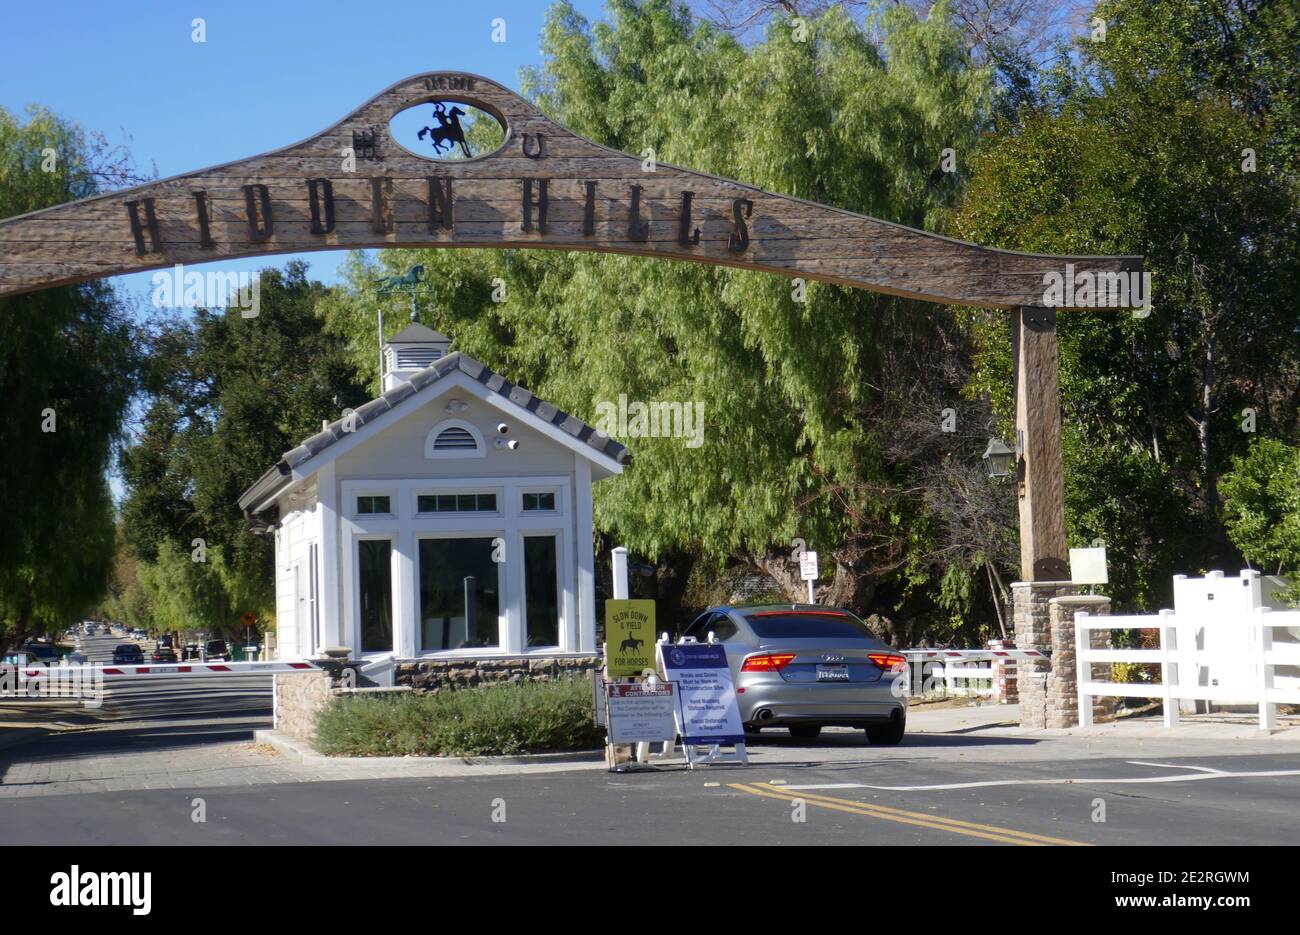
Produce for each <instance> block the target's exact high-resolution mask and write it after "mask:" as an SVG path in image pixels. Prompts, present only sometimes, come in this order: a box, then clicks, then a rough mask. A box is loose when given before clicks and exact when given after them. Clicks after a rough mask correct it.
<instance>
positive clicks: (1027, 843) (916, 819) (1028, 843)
mask: <svg viewBox="0 0 1300 935" xmlns="http://www.w3.org/2000/svg"><path fill="white" fill-rule="evenodd" d="M728 785H729V787H730V788H732V789H738V790H740V791H741V792H748V793H750V794H751V795H761V796H765V797H767V798H771V799H780V800H781V801H784V802H792V801H794V800H796V799H803V800H804V801H805V802H808V803H809V804H810V805H819V806H821V807H822V808H829V809H834V810H835V811H840V812H848V813H850V814H854V815H864V816H867V817H870V818H881V819H884V820H885V821H894V822H898V823H899V824H904V825H914V826H916V827H920V828H929V829H930V830H932V831H947V832H949V833H950V834H962V835H966V836H968V837H973V838H982V839H984V840H988V841H997V842H998V843H1000V844H1018V845H1020V846H1022V847H1043V846H1046V845H1052V844H1056V845H1066V846H1069V847H1091V846H1092V845H1090V844H1088V843H1087V842H1085V841H1071V840H1067V839H1065V838H1053V837H1047V836H1046V835H1041V834H1030V833H1029V832H1027V831H1016V830H1015V829H1012V828H1001V827H998V826H995V825H983V824H978V823H976V822H970V821H961V820H960V819H957V818H944V817H942V816H939V815H928V814H925V813H923V812H909V811H905V810H904V809H901V808H890V807H888V806H885V805H875V804H872V803H869V802H855V801H853V800H852V799H838V798H835V797H833V796H828V795H816V794H810V793H807V792H787V791H784V790H781V789H779V788H777V787H771V786H759V785H748V784H744V783H729V784H728Z"/></svg>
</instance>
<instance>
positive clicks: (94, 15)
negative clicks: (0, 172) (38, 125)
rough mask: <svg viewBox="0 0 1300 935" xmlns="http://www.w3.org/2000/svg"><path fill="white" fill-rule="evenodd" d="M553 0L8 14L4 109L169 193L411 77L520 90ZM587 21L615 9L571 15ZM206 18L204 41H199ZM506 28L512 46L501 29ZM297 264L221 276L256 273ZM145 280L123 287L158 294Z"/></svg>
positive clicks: (308, 131) (59, 5)
mask: <svg viewBox="0 0 1300 935" xmlns="http://www.w3.org/2000/svg"><path fill="white" fill-rule="evenodd" d="M549 5H550V4H549V0H547V2H543V0H487V2H468V3H453V2H446V0H424V2H408V0H384V2H381V3H364V2H360V3H359V2H356V0H351V2H342V0H314V2H310V3H305V2H304V3H289V2H283V0H261V2H246V0H189V2H187V3H177V2H175V0H171V2H153V3H149V2H135V0H112V2H108V0H72V2H56V3H53V4H50V3H22V2H17V0H3V12H0V62H3V63H4V68H3V73H2V77H0V106H4V107H5V108H7V109H8V110H10V111H13V112H21V111H22V109H23V108H24V107H26V106H27V105H28V104H30V103H39V104H44V105H46V106H48V107H50V108H52V109H53V110H54V111H56V112H57V113H59V114H61V115H62V116H64V117H65V118H68V119H70V120H73V121H76V122H77V123H80V124H81V125H82V126H84V127H86V128H87V129H92V130H100V131H102V132H104V133H105V134H106V135H107V136H108V137H109V140H110V141H111V142H114V143H120V142H124V134H125V135H129V136H130V137H131V141H130V149H131V152H132V153H133V154H134V156H135V158H136V161H137V163H138V165H139V166H140V167H141V168H142V169H145V170H149V169H151V167H152V166H153V165H156V166H157V171H158V176H159V177H160V178H166V177H168V176H171V175H177V174H180V173H183V172H188V171H191V170H194V169H202V168H206V167H207V166H211V165H216V164H218V163H222V162H227V161H230V160H234V159H242V158H245V157H247V156H254V155H257V154H258V153H262V152H265V151H267V150H269V149H275V148H277V147H280V146H285V145H288V144H290V143H295V142H297V141H298V140H301V139H303V138H304V137H307V136H310V135H312V134H314V133H317V132H318V131H320V130H323V129H325V128H326V127H327V126H329V125H330V124H332V123H334V122H335V121H337V120H338V119H339V118H340V117H342V116H343V115H344V114H346V113H348V112H349V111H351V110H352V109H353V108H355V107H356V106H358V105H359V104H361V103H363V102H365V101H366V100H368V99H369V98H370V97H372V96H373V95H375V94H376V93H378V92H379V91H381V90H383V89H384V88H386V87H388V86H389V85H390V84H392V83H393V82H395V81H397V80H398V79H400V78H404V77H406V76H407V75H412V74H416V73H419V72H424V71H435V70H458V71H470V72H475V73H477V74H481V75H485V76H487V77H489V78H492V79H494V80H496V81H499V82H501V83H502V84H505V85H507V86H508V87H512V88H516V89H518V87H519V70H520V68H521V67H523V66H528V65H539V64H541V62H542V55H541V53H540V51H539V48H538V47H539V45H540V42H539V36H540V33H541V28H542V22H543V19H544V16H545V13H546V9H547V7H548V6H549ZM573 5H574V6H575V7H576V8H577V9H578V10H579V11H580V12H582V13H583V14H584V15H586V16H587V18H588V19H589V20H595V19H598V18H600V16H601V15H602V13H603V9H604V3H603V0H573ZM195 17H202V18H203V19H204V20H205V23H206V30H207V37H206V38H207V41H206V42H203V43H196V42H194V41H193V40H192V38H191V33H192V32H193V27H192V26H191V21H192V20H193V19H194V18H195ZM496 17H501V18H502V19H504V20H505V26H506V29H505V38H506V41H505V42H493V41H492V20H493V19H494V18H496ZM345 255H346V254H345V253H344V252H342V251H338V252H329V253H312V254H307V255H304V256H303V259H305V260H306V261H307V262H308V263H310V264H311V275H313V276H315V277H316V278H319V279H321V280H323V281H325V282H332V281H334V279H335V271H336V269H337V267H338V264H339V263H340V262H341V261H342V259H343V257H344V256H345ZM289 259H290V257H288V256H282V257H262V258H254V259H250V260H245V261H236V262H233V263H232V262H229V261H227V262H223V264H222V268H223V269H248V270H253V269H259V268H261V267H264V266H266V265H268V264H269V263H274V264H277V265H281V264H283V263H285V262H287V261H288V260H289ZM150 275H151V274H149V273H139V274H136V275H133V276H124V277H119V278H117V279H116V280H115V282H116V283H117V284H118V285H119V287H121V288H123V289H124V290H125V291H126V292H128V293H130V294H133V295H137V296H140V297H141V299H142V300H143V298H144V297H145V296H147V294H148V292H149V276H150Z"/></svg>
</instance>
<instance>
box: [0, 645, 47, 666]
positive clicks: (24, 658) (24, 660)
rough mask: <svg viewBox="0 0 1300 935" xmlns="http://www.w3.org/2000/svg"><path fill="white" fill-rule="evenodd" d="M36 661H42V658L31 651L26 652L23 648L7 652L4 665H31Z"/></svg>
mask: <svg viewBox="0 0 1300 935" xmlns="http://www.w3.org/2000/svg"><path fill="white" fill-rule="evenodd" d="M34 662H40V660H39V659H37V658H36V657H35V656H33V655H32V654H31V653H29V652H24V651H23V650H21V649H17V650H14V651H13V652H8V653H5V655H4V665H7V666H29V665H31V664H32V663H34Z"/></svg>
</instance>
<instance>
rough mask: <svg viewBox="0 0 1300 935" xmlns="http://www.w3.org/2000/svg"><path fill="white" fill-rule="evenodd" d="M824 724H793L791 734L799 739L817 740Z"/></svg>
mask: <svg viewBox="0 0 1300 935" xmlns="http://www.w3.org/2000/svg"><path fill="white" fill-rule="evenodd" d="M821 732H822V726H821V725H820V724H792V725H790V736H791V737H794V738H795V739H797V740H816V739H817V738H818V736H820V735H821Z"/></svg>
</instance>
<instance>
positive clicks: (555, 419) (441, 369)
mask: <svg viewBox="0 0 1300 935" xmlns="http://www.w3.org/2000/svg"><path fill="white" fill-rule="evenodd" d="M456 372H460V373H463V374H465V375H466V376H468V377H469V378H470V379H472V380H476V381H478V382H479V383H481V384H483V386H484V387H486V388H487V389H488V390H490V391H491V392H493V393H495V394H497V395H498V396H500V397H502V398H504V399H507V400H509V401H510V402H511V403H513V404H514V405H515V406H518V407H519V408H520V409H522V410H524V411H525V412H528V413H530V414H532V415H533V416H536V417H537V418H539V419H541V420H542V421H544V422H547V423H549V424H551V425H553V426H555V427H556V428H558V429H560V430H562V431H564V432H566V433H567V434H569V435H571V436H573V438H574V440H575V441H578V442H581V443H583V444H584V445H586V446H587V447H589V448H591V449H592V451H593V452H595V453H596V454H601V455H604V456H605V457H607V458H610V459H612V460H613V461H615V462H617V463H619V464H629V463H630V462H631V456H630V455H629V453H628V450H627V448H626V447H624V446H623V445H620V444H619V443H618V442H616V441H614V439H612V438H610V437H609V436H608V435H605V434H603V433H601V432H598V431H597V430H596V429H594V428H592V427H591V426H590V425H588V424H587V423H586V422H583V421H582V420H581V419H579V418H577V417H576V416H571V415H569V414H568V413H567V412H564V411H563V410H561V409H558V408H556V407H555V406H553V405H551V404H550V403H548V402H546V400H544V399H541V398H539V397H537V396H534V395H533V394H532V393H531V392H529V391H528V390H526V389H524V388H523V387H522V386H519V385H517V384H514V383H511V382H510V381H509V380H507V379H506V378H505V377H503V376H502V375H501V374H499V373H496V372H494V371H493V370H490V369H489V368H488V367H486V366H484V365H483V364H481V363H479V362H478V361H477V360H474V358H472V357H466V356H465V355H464V354H462V353H460V352H456V353H452V354H448V355H447V356H446V357H443V358H442V359H441V360H438V361H435V362H434V364H433V365H432V366H430V367H426V368H425V369H423V370H421V371H419V372H418V373H415V374H413V375H412V376H411V378H410V379H409V380H408V381H406V382H405V383H400V384H398V385H397V386H395V387H393V388H392V389H391V390H389V391H388V392H386V393H384V394H383V395H382V396H380V397H379V398H377V399H372V400H371V401H370V402H368V403H366V404H364V405H362V406H359V407H358V408H357V409H356V410H355V411H354V413H353V416H354V419H355V421H354V423H353V428H352V431H349V432H345V431H344V430H343V423H344V420H343V419H338V420H337V421H335V422H331V423H330V424H329V425H328V426H326V427H325V428H324V429H322V430H321V431H319V432H317V433H316V434H315V435H313V436H311V438H308V439H306V440H304V441H303V442H302V444H300V445H298V446H297V447H296V448H291V449H289V450H288V451H286V452H285V453H284V454H283V455H282V456H281V457H280V460H279V461H278V462H276V464H275V466H274V467H272V468H271V469H270V470H269V471H267V472H266V473H265V474H263V475H262V476H261V477H260V478H258V480H257V482H256V483H254V484H253V486H251V487H249V488H248V489H247V490H245V491H244V493H243V494H242V495H241V496H240V498H239V508H240V509H241V510H243V511H244V513H245V515H247V516H249V518H250V519H251V518H252V514H251V513H250V512H249V511H250V510H251V509H252V508H253V507H254V506H256V505H257V504H258V503H261V502H262V501H264V500H266V498H267V497H269V496H273V495H275V494H278V493H279V492H280V490H282V489H284V488H285V487H288V486H289V484H290V483H292V480H293V478H292V474H293V469H294V468H296V467H297V466H298V465H300V464H302V463H303V462H305V461H308V460H310V459H311V458H314V457H316V456H317V455H318V454H320V453H321V452H323V451H325V450H326V449H327V448H329V447H330V446H331V445H334V444H336V443H337V442H340V441H342V440H343V439H344V438H346V437H348V436H349V435H355V434H356V432H357V431H360V430H361V428H362V427H363V426H365V425H366V424H367V423H370V422H373V421H375V419H377V418H379V417H380V416H382V415H383V414H384V413H386V412H388V411H389V410H390V409H394V408H396V407H397V406H398V405H400V404H401V403H402V402H404V401H405V400H406V399H407V398H409V397H411V396H415V395H417V394H419V393H421V392H423V391H424V390H426V389H427V388H428V387H430V386H433V385H434V384H435V383H437V382H438V381H439V380H441V379H443V378H444V377H448V376H451V375H452V374H454V373H456Z"/></svg>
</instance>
